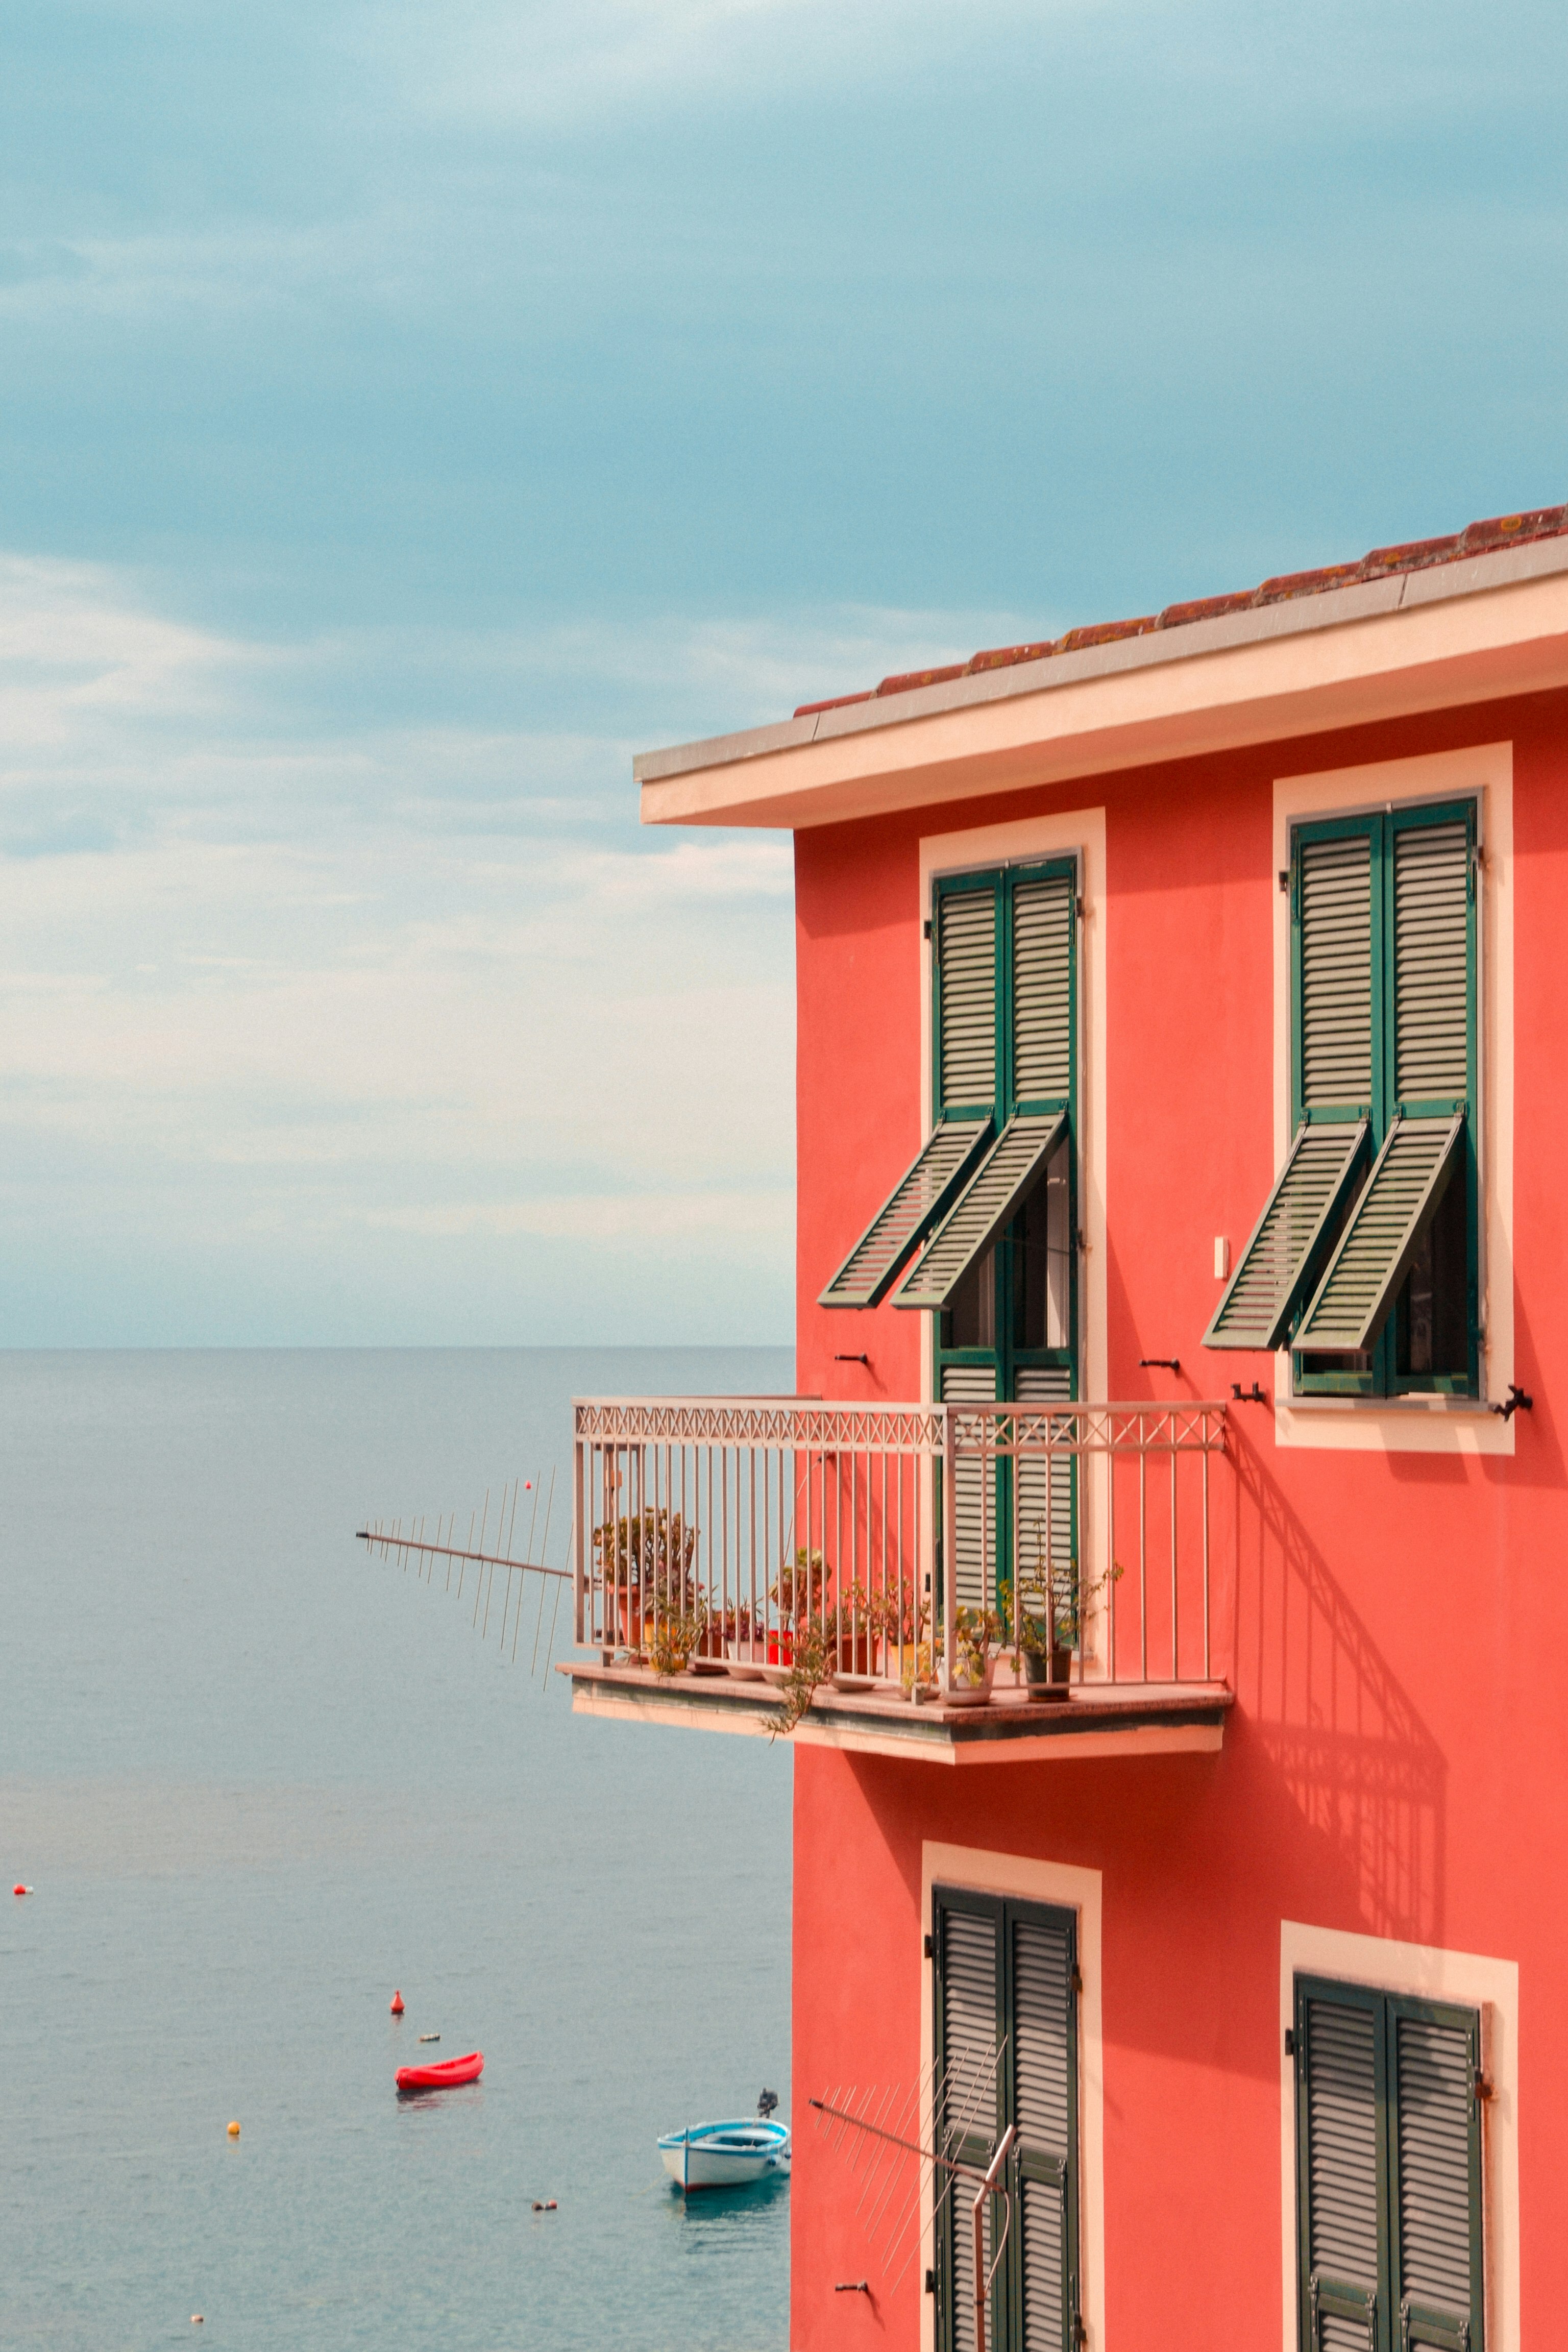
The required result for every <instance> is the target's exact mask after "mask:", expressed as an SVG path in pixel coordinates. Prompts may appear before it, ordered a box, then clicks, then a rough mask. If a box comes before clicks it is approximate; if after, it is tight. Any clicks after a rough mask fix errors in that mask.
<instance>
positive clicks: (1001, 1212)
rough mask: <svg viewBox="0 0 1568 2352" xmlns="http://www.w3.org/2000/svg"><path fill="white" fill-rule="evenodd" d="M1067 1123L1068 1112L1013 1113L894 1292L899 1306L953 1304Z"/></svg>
mask: <svg viewBox="0 0 1568 2352" xmlns="http://www.w3.org/2000/svg"><path fill="white" fill-rule="evenodd" d="M1066 1127H1067V1113H1066V1112H1065V1111H1056V1112H1043V1113H1040V1114H1038V1115H1034V1114H1026V1113H1022V1112H1020V1113H1019V1114H1018V1115H1017V1116H1016V1118H1010V1119H1009V1120H1008V1121H1007V1124H1006V1126H1005V1128H1004V1129H1003V1130H1002V1132H1001V1134H1000V1135H999V1136H998V1137H997V1139H996V1140H995V1142H994V1144H993V1145H992V1147H991V1149H990V1150H989V1151H988V1152H987V1153H986V1155H985V1157H984V1160H982V1161H981V1163H980V1165H979V1167H978V1168H977V1169H976V1170H975V1171H974V1173H973V1176H972V1177H971V1178H970V1180H969V1181H968V1183H967V1184H966V1185H965V1187H964V1189H963V1192H961V1193H960V1194H959V1196H958V1199H957V1201H956V1202H954V1204H953V1206H952V1208H951V1209H950V1210H949V1211H948V1213H947V1215H946V1216H945V1217H944V1218H943V1219H942V1223H940V1224H939V1225H938V1226H937V1228H936V1230H935V1232H934V1233H933V1234H932V1235H931V1240H930V1242H929V1243H928V1244H927V1245H926V1249H925V1254H924V1255H923V1256H922V1257H921V1259H920V1260H919V1262H918V1263H917V1264H916V1265H913V1266H912V1267H911V1268H910V1272H909V1273H908V1274H907V1275H906V1276H904V1279H903V1281H902V1283H901V1284H900V1287H899V1289H898V1290H897V1292H896V1293H895V1294H894V1297H893V1304H894V1306H895V1307H937V1308H942V1307H948V1306H950V1305H951V1304H952V1295H953V1292H954V1291H955V1290H956V1289H957V1288H958V1286H959V1284H960V1283H961V1282H962V1281H963V1277H964V1276H965V1275H966V1274H967V1273H968V1272H969V1269H970V1267H971V1266H972V1265H973V1264H974V1261H975V1259H976V1258H978V1257H983V1256H984V1254H985V1252H986V1251H987V1250H988V1249H989V1248H990V1246H991V1244H992V1243H993V1242H994V1240H995V1238H996V1236H997V1234H999V1233H1000V1232H1001V1230H1002V1228H1003V1226H1004V1225H1005V1224H1006V1223H1009V1221H1010V1220H1011V1219H1012V1218H1013V1217H1014V1216H1016V1214H1017V1212H1018V1209H1019V1206H1020V1204H1021V1203H1022V1202H1023V1199H1024V1195H1025V1194H1026V1192H1028V1190H1029V1187H1030V1186H1031V1185H1032V1184H1033V1183H1035V1182H1036V1181H1037V1180H1038V1177H1039V1175H1040V1172H1041V1171H1042V1170H1043V1168H1044V1167H1045V1164H1046V1161H1047V1160H1048V1159H1049V1158H1050V1156H1051V1153H1052V1152H1053V1151H1054V1150H1056V1147H1057V1144H1058V1141H1059V1140H1060V1138H1061V1136H1062V1134H1063V1132H1064V1130H1065V1129H1066Z"/></svg>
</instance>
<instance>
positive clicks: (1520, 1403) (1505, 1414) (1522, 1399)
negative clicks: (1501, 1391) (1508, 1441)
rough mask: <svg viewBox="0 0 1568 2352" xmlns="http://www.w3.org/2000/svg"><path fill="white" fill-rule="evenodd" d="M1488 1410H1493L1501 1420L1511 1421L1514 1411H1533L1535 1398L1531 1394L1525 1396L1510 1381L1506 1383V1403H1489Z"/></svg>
mask: <svg viewBox="0 0 1568 2352" xmlns="http://www.w3.org/2000/svg"><path fill="white" fill-rule="evenodd" d="M1488 1411H1489V1412H1495V1413H1496V1414H1497V1415H1498V1417H1499V1419H1500V1420H1501V1421H1511V1420H1512V1419H1513V1417H1514V1414H1515V1413H1516V1412H1534V1411H1535V1399H1534V1398H1533V1397H1532V1396H1526V1395H1525V1393H1524V1391H1523V1390H1522V1389H1521V1388H1518V1387H1516V1386H1515V1385H1514V1383H1513V1381H1510V1382H1509V1384H1508V1402H1507V1403H1506V1404H1494V1405H1490V1406H1489V1407H1488Z"/></svg>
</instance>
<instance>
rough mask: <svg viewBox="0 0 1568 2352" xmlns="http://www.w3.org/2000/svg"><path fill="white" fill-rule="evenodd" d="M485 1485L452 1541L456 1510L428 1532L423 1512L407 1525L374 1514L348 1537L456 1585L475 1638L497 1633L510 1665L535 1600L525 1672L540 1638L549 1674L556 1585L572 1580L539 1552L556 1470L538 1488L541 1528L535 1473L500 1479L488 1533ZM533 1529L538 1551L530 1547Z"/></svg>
mask: <svg viewBox="0 0 1568 2352" xmlns="http://www.w3.org/2000/svg"><path fill="white" fill-rule="evenodd" d="M492 1492H493V1489H491V1488H489V1487H488V1486H487V1487H486V1489H485V1499H484V1504H483V1507H482V1508H481V1509H479V1510H474V1511H470V1512H469V1514H468V1538H467V1540H466V1541H465V1542H462V1543H459V1542H458V1540H457V1537H458V1513H457V1512H456V1511H453V1512H451V1513H450V1514H449V1515H447V1516H444V1517H438V1518H437V1521H436V1525H435V1529H434V1532H433V1533H428V1534H427V1533H426V1528H428V1526H429V1522H428V1521H427V1520H426V1519H424V1518H420V1519H418V1520H410V1521H409V1523H408V1525H407V1526H406V1527H405V1525H404V1523H403V1521H402V1520H401V1519H391V1520H385V1519H376V1520H374V1521H373V1522H372V1524H371V1525H370V1526H369V1527H363V1528H356V1529H355V1531H354V1534H355V1541H356V1542H359V1543H362V1544H363V1545H364V1546H365V1548H366V1549H367V1550H368V1551H370V1552H374V1553H375V1554H376V1555H377V1556H378V1557H379V1558H381V1559H397V1560H400V1561H401V1562H402V1565H403V1569H404V1572H405V1574H406V1573H407V1572H408V1570H410V1569H412V1570H413V1571H414V1573H415V1574H416V1576H417V1577H418V1578H419V1579H420V1580H421V1582H422V1583H425V1584H432V1585H433V1584H434V1583H435V1582H436V1581H437V1578H438V1577H439V1578H440V1579H441V1580H442V1582H443V1589H444V1590H445V1591H447V1592H453V1591H455V1592H456V1595H457V1598H458V1600H459V1601H468V1602H469V1622H471V1624H472V1625H473V1627H474V1629H475V1631H476V1632H477V1633H478V1634H479V1639H480V1640H481V1641H488V1640H489V1636H490V1633H491V1631H492V1629H493V1630H494V1631H495V1632H497V1633H499V1634H500V1655H501V1657H502V1658H503V1659H504V1660H505V1661H506V1662H507V1663H508V1664H513V1665H515V1664H516V1663H517V1654H518V1649H519V1645H520V1643H521V1635H522V1626H523V1618H524V1614H525V1612H527V1611H528V1610H529V1607H530V1604H531V1603H532V1604H534V1605H533V1606H532V1612H531V1613H532V1618H533V1624H532V1630H531V1651H530V1655H529V1668H528V1670H529V1673H530V1675H534V1674H536V1673H537V1672H538V1668H539V1650H540V1643H541V1640H542V1641H543V1643H544V1671H545V1674H546V1675H547V1676H548V1675H549V1671H550V1659H551V1654H552V1651H553V1649H554V1646H555V1628H556V1621H557V1618H558V1616H559V1614H560V1609H561V1588H562V1586H563V1584H569V1583H570V1582H571V1580H572V1571H571V1570H570V1569H569V1568H552V1567H551V1566H550V1564H549V1561H548V1559H547V1558H546V1554H547V1553H548V1551H549V1549H550V1522H551V1518H552V1514H553V1510H554V1505H555V1473H554V1471H553V1470H552V1472H551V1474H550V1484H549V1486H548V1488H547V1489H545V1490H544V1492H543V1502H544V1526H543V1529H542V1531H541V1529H540V1526H539V1507H540V1500H541V1482H540V1481H539V1479H537V1478H528V1479H521V1478H513V1479H511V1480H510V1481H503V1483H502V1486H501V1490H500V1510H499V1512H498V1514H497V1517H496V1526H495V1533H494V1536H493V1538H492V1536H491V1534H490V1497H491V1494H492ZM524 1495H528V1496H531V1506H530V1510H529V1518H528V1533H527V1536H526V1537H525V1538H524V1541H523V1548H522V1551H521V1555H520V1554H519V1552H518V1550H517V1549H516V1538H517V1516H518V1507H519V1504H520V1502H521V1497H522V1496H524ZM536 1536H537V1538H538V1550H537V1552H536V1551H535V1549H534V1539H535V1537H536ZM487 1547H489V1548H488V1549H487ZM470 1571H471V1573H470ZM498 1588H499V1589H498ZM470 1595H471V1601H470ZM536 1596H537V1597H536ZM547 1596H549V1597H550V1600H551V1608H550V1624H549V1630H548V1633H546V1631H545V1627H544V1603H545V1600H546V1597H547ZM509 1643H510V1650H509Z"/></svg>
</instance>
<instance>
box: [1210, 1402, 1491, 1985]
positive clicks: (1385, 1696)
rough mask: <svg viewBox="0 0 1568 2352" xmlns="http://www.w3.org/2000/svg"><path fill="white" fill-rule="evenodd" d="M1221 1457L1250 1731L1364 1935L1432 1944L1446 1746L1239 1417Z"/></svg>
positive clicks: (1440, 1895) (1239, 1682)
mask: <svg viewBox="0 0 1568 2352" xmlns="http://www.w3.org/2000/svg"><path fill="white" fill-rule="evenodd" d="M1229 1450H1230V1454H1231V1459H1232V1462H1233V1464H1234V1465H1235V1470H1236V1480H1237V1554H1236V1576H1237V1584H1236V1596H1235V1599H1236V1619H1235V1632H1236V1685H1235V1686H1236V1692H1237V1712H1238V1714H1239V1715H1240V1716H1241V1717H1243V1720H1244V1723H1245V1734H1244V1737H1245V1738H1246V1739H1247V1744H1249V1745H1251V1744H1253V1743H1256V1747H1257V1748H1258V1750H1260V1751H1261V1754H1262V1757H1263V1758H1264V1759H1266V1761H1267V1764H1268V1768H1269V1769H1270V1770H1271V1771H1272V1774H1273V1775H1274V1776H1275V1778H1276V1780H1277V1782H1278V1785H1279V1790H1280V1791H1281V1793H1282V1794H1283V1795H1284V1796H1285V1797H1286V1798H1287V1800H1288V1801H1289V1806H1290V1808H1291V1809H1292V1811H1294V1812H1295V1813H1296V1814H1297V1815H1299V1816H1300V1822H1301V1824H1302V1826H1303V1827H1304V1828H1305V1829H1306V1830H1307V1831H1309V1832H1310V1833H1311V1834H1312V1836H1313V1838H1314V1839H1315V1841H1316V1842H1318V1843H1319V1845H1320V1850H1323V1849H1326V1850H1327V1851H1326V1857H1325V1858H1326V1859H1328V1860H1329V1861H1330V1862H1331V1865H1332V1875H1333V1877H1334V1878H1335V1879H1336V1880H1337V1882H1338V1885H1339V1887H1340V1889H1341V1890H1342V1894H1343V1895H1346V1896H1348V1897H1349V1898H1350V1899H1351V1900H1352V1901H1353V1904H1354V1907H1355V1910H1356V1912H1357V1914H1358V1915H1359V1917H1360V1920H1361V1922H1362V1924H1363V1927H1364V1928H1365V1931H1366V1932H1367V1933H1368V1934H1369V1935H1374V1936H1384V1937H1396V1938H1399V1939H1402V1940H1405V1941H1407V1942H1412V1943H1437V1942H1440V1941H1441V1939H1442V1925H1443V1913H1444V1853H1445V1848H1446V1843H1447V1841H1446V1837H1445V1833H1444V1832H1445V1805H1446V1781H1447V1765H1446V1762H1445V1759H1444V1757H1443V1753H1442V1750H1441V1748H1439V1747H1438V1745H1437V1742H1436V1739H1435V1738H1434V1737H1433V1735H1432V1733H1431V1731H1430V1730H1429V1729H1428V1727H1427V1726H1426V1724H1425V1723H1424V1722H1423V1720H1422V1718H1421V1717H1420V1715H1419V1714H1418V1712H1417V1711H1416V1709H1415V1706H1414V1705H1413V1704H1412V1702H1411V1699H1410V1697H1409V1695H1408V1694H1407V1692H1406V1691H1405V1689H1404V1687H1403V1685H1401V1684H1400V1682H1399V1680H1398V1678H1397V1677H1396V1675H1394V1673H1393V1671H1392V1670H1391V1668H1390V1666H1389V1664H1388V1662H1387V1660H1386V1659H1385V1658H1384V1655H1383V1654H1382V1652H1381V1651H1380V1650H1379V1649H1378V1647H1377V1645H1376V1643H1374V1642H1373V1639H1372V1636H1371V1635H1370V1633H1368V1631H1367V1628H1366V1626H1365V1624H1364V1623H1363V1620H1362V1619H1361V1617H1360V1616H1359V1615H1358V1613H1357V1612H1356V1610H1355V1609H1354V1608H1353V1607H1352V1603H1351V1601H1349V1599H1348V1598H1347V1596H1346V1594H1345V1591H1344V1589H1343V1587H1342V1585H1341V1584H1340V1583H1339V1581H1338V1580H1337V1579H1336V1578H1335V1577H1334V1576H1333V1575H1332V1574H1331V1571H1330V1569H1329V1567H1328V1564H1327V1562H1326V1561H1325V1559H1324V1558H1323V1555H1322V1553H1321V1551H1320V1550H1319V1549H1318V1547H1317V1545H1316V1544H1315V1543H1314V1541H1313V1540H1312V1538H1311V1536H1310V1534H1309V1533H1308V1531H1307V1529H1306V1528H1305V1527H1304V1526H1303V1525H1302V1523H1301V1520H1300V1517H1299V1516H1298V1514H1297V1513H1296V1511H1295V1510H1294V1509H1293V1508H1292V1507H1291V1505H1290V1503H1289V1500H1288V1499H1287V1497H1286V1496H1285V1494H1284V1493H1283V1491H1282V1490H1281V1488H1280V1486H1279V1483H1278V1481H1277V1480H1276V1479H1275V1477H1274V1476H1273V1474H1272V1473H1271V1471H1270V1470H1269V1469H1268V1465H1267V1464H1266V1462H1265V1461H1264V1460H1263V1458H1262V1457H1261V1456H1260V1455H1259V1454H1258V1453H1257V1452H1256V1451H1255V1449H1254V1447H1253V1446H1252V1444H1250V1443H1249V1442H1248V1440H1247V1437H1246V1435H1245V1433H1241V1432H1238V1431H1237V1429H1236V1427H1235V1423H1234V1419H1233V1423H1232V1430H1231V1444H1230V1449H1229ZM1238 1728H1240V1727H1239V1726H1238Z"/></svg>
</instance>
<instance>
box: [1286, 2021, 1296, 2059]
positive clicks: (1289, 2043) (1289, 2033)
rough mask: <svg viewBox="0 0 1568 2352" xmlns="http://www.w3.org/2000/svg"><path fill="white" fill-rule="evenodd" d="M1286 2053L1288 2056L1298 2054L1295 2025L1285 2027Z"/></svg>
mask: <svg viewBox="0 0 1568 2352" xmlns="http://www.w3.org/2000/svg"><path fill="white" fill-rule="evenodd" d="M1285 2055H1286V2057H1287V2058H1294V2056H1295V2055H1296V2029H1295V2027H1294V2026H1293V2025H1288V2026H1287V2027H1286V2028H1285Z"/></svg>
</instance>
